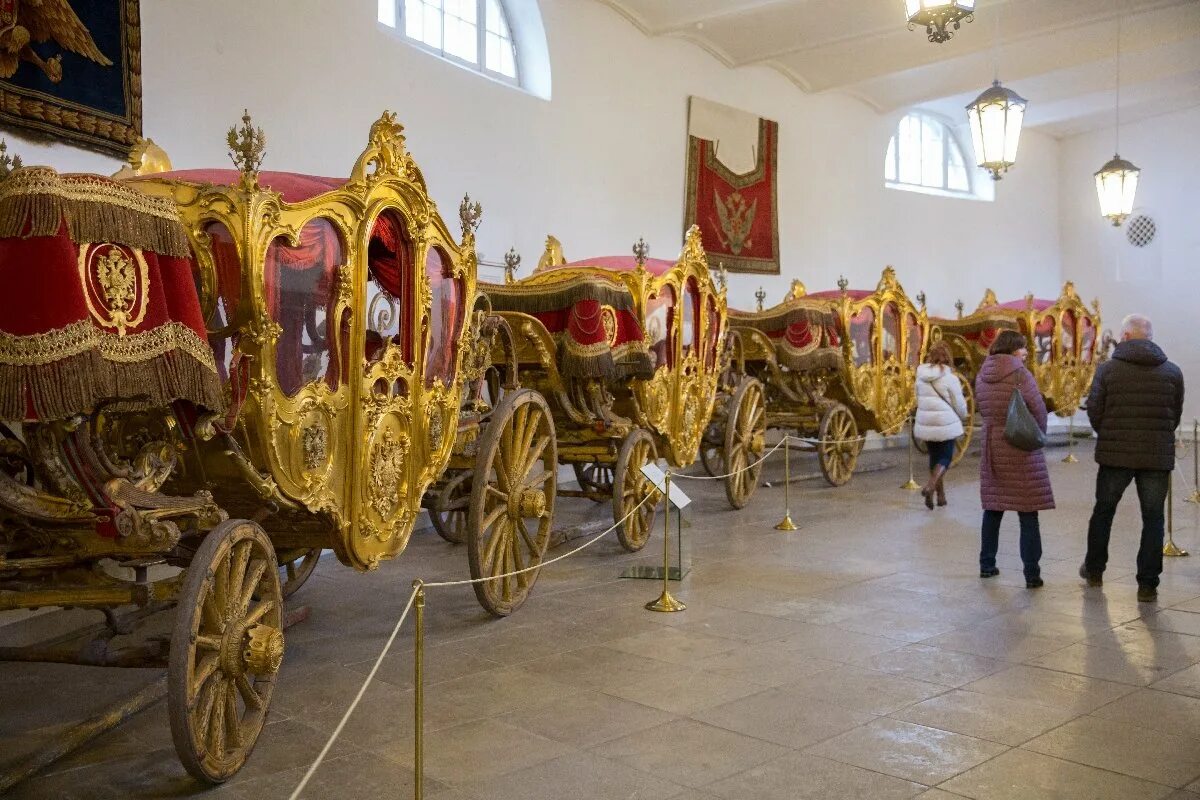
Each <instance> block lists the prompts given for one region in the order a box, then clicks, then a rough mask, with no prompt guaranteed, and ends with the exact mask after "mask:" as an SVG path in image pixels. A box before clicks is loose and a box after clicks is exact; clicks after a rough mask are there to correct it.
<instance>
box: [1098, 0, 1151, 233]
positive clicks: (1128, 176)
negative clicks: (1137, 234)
mask: <svg viewBox="0 0 1200 800" xmlns="http://www.w3.org/2000/svg"><path fill="white" fill-rule="evenodd" d="M1115 127H1116V134H1115V137H1114V138H1115V139H1116V147H1115V148H1114V151H1115V152H1114V153H1113V157H1112V159H1111V160H1110V161H1109V162H1108V163H1107V164H1105V165H1104V166H1103V167H1101V168H1100V170H1099V171H1098V172H1097V173H1096V195H1097V196H1098V197H1099V198H1100V214H1101V215H1102V216H1104V217H1107V218H1108V219H1109V220H1110V221H1111V222H1112V224H1113V225H1114V226H1117V227H1119V226H1120V225H1121V223H1122V222H1124V221H1125V218H1126V217H1128V216H1129V215H1130V214H1131V213H1132V212H1133V197H1134V195H1135V194H1136V193H1137V185H1138V174H1139V173H1140V172H1141V170H1139V169H1138V168H1137V167H1135V166H1134V165H1133V164H1132V163H1131V162H1129V161H1126V160H1125V159H1123V158H1121V156H1120V150H1121V17H1120V16H1119V15H1118V16H1117V108H1116V126H1115Z"/></svg>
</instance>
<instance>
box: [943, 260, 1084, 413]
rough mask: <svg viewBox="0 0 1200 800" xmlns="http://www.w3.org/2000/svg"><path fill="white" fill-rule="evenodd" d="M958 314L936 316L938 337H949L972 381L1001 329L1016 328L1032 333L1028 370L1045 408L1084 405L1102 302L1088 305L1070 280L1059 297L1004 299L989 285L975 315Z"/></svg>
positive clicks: (1070, 409) (1072, 410) (956, 359)
mask: <svg viewBox="0 0 1200 800" xmlns="http://www.w3.org/2000/svg"><path fill="white" fill-rule="evenodd" d="M958 306H959V316H958V317H957V318H956V319H941V318H934V319H932V320H931V322H932V324H933V325H934V326H935V330H934V333H933V336H934V338H941V339H944V340H945V341H946V342H947V343H948V344H949V345H950V350H951V352H952V353H953V354H954V363H955V368H956V369H957V370H958V371H959V373H960V374H962V375H963V376H964V377H965V378H966V379H967V380H968V381H969V382H971V383H974V381H975V376H976V374H978V372H979V367H980V366H981V365H982V364H983V360H984V359H985V358H987V351H988V348H989V347H990V346H991V344H992V342H993V341H995V338H996V336H997V335H998V334H999V332H1000V331H1002V330H1017V331H1020V332H1021V333H1023V334H1025V335H1026V336H1027V337H1028V338H1029V343H1030V348H1029V357H1028V366H1029V370H1030V371H1031V372H1032V373H1033V377H1034V378H1035V379H1036V380H1037V384H1038V387H1039V388H1040V389H1041V392H1042V397H1043V398H1045V400H1046V408H1047V409H1049V410H1050V411H1053V412H1054V413H1056V414H1058V415H1059V416H1063V417H1069V416H1071V415H1072V414H1074V413H1075V412H1076V410H1078V409H1079V406H1080V404H1081V403H1082V402H1083V398H1084V397H1085V396H1086V395H1087V392H1088V389H1089V388H1091V385H1092V375H1093V374H1094V373H1095V371H1096V362H1097V360H1098V358H1099V351H1098V332H1099V330H1100V301H1099V300H1093V301H1092V305H1091V306H1090V307H1089V306H1088V305H1087V304H1086V303H1084V302H1083V300H1081V299H1080V298H1079V295H1078V294H1077V293H1076V291H1075V284H1074V283H1072V282H1070V281H1068V282H1067V283H1066V284H1064V286H1063V290H1062V294H1061V295H1059V297H1058V299H1056V300H1049V299H1040V298H1035V297H1034V296H1033V295H1032V294H1031V295H1027V296H1026V297H1025V298H1023V299H1021V300H1013V301H1011V302H1006V303H1001V302H999V301H998V300H997V299H996V295H995V293H994V292H993V291H992V290H991V289H988V290H987V292H986V293H985V294H984V297H983V300H982V301H981V302H980V303H979V306H978V307H977V308H976V309H975V311H973V312H972V313H971V314H969V315H967V316H962V308H961V303H960V304H958Z"/></svg>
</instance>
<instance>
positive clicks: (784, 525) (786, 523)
mask: <svg viewBox="0 0 1200 800" xmlns="http://www.w3.org/2000/svg"><path fill="white" fill-rule="evenodd" d="M791 438H792V437H791V436H790V435H788V434H786V433H785V434H784V435H783V519H781V520H780V521H779V524H778V525H776V526H775V530H777V531H794V530H797V528H796V523H794V522H792V495H791V486H792V470H791V462H790V460H789V458H788V451H789V450H791V449H792V446H791V443H790V442H789V440H790V439H791Z"/></svg>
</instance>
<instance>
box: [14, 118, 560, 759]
mask: <svg viewBox="0 0 1200 800" xmlns="http://www.w3.org/2000/svg"><path fill="white" fill-rule="evenodd" d="M244 123H245V124H244V127H243V129H242V131H241V132H240V133H239V132H237V131H231V132H230V138H231V146H232V145H233V143H234V140H236V141H237V143H238V145H239V147H240V148H241V149H240V150H239V151H238V155H237V156H236V157H235V162H236V163H238V166H239V167H240V170H201V171H182V172H170V173H162V174H156V175H147V176H141V177H136V178H134V179H131V180H129V181H126V182H123V183H119V182H114V181H110V180H107V179H102V178H99V177H98V176H58V175H57V174H56V173H53V171H52V170H45V169H44V168H43V169H42V170H41V172H40V173H37V174H31V171H30V170H24V171H17V172H15V173H13V175H12V176H10V177H9V178H8V179H7V180H5V181H3V182H0V206H2V207H3V208H4V209H5V210H6V211H7V212H9V214H10V215H11V214H19V215H20V218H21V222H20V224H18V225H17V226H16V230H5V231H4V232H3V233H4V235H5V236H7V238H0V270H3V271H4V272H5V274H6V276H7V277H8V278H10V279H19V272H18V271H19V270H20V269H21V267H22V266H23V263H24V262H23V259H24V258H28V253H27V252H26V251H25V250H22V249H21V248H26V249H28V248H30V247H34V246H38V247H41V248H42V249H41V250H40V251H38V252H39V253H40V255H39V256H37V257H38V258H40V259H42V261H43V263H44V264H45V267H46V269H45V273H46V275H47V277H45V278H40V277H39V275H40V273H37V272H35V273H34V274H33V277H25V278H24V283H23V284H20V285H23V286H25V287H26V288H27V289H28V291H29V293H30V297H29V298H28V302H29V303H31V304H36V303H39V302H40V303H44V304H47V307H48V308H53V307H57V305H56V304H55V303H54V301H56V300H57V299H59V298H60V297H61V298H71V299H72V300H74V299H75V298H76V297H78V300H79V304H80V308H82V309H86V310H85V311H81V312H80V313H81V314H82V316H81V321H80V323H79V325H78V327H79V331H78V332H75V333H73V334H72V335H73V338H71V339H70V340H69V341H66V343H65V344H63V343H59V344H61V345H62V346H61V347H57V348H55V347H50V345H52V344H54V342H51V341H50V339H52V338H54V337H58V338H62V332H61V331H58V330H54V331H49V332H47V333H43V334H39V335H38V336H24V337H21V336H14V335H12V334H11V333H5V335H4V336H3V337H0V345H3V346H2V347H0V370H2V371H3V372H4V377H6V378H11V379H13V381H14V382H15V384H14V385H16V386H17V387H18V389H17V391H16V392H9V393H7V394H6V395H5V397H4V398H3V402H2V403H0V409H2V410H3V411H4V412H5V413H4V414H3V416H4V419H5V422H6V424H5V425H4V427H3V432H4V434H5V439H4V450H3V459H2V460H0V523H2V527H0V531H2V535H0V609H12V608H33V607H38V606H44V605H61V606H72V607H83V608H96V609H100V610H103V611H104V612H105V615H106V619H107V620H108V621H109V624H110V626H111V627H112V630H114V631H116V630H121V631H122V632H126V629H127V628H128V622H129V620H131V619H142V618H144V617H146V616H149V615H150V613H151V612H155V611H159V610H165V609H166V608H169V607H170V606H172V605H178V611H177V613H176V617H175V623H174V625H175V627H174V631H173V633H172V635H171V637H170V642H169V645H168V646H162V647H156V646H153V645H143V646H141V649H136V650H133V651H123V652H117V651H112V650H109V649H107V648H106V647H100V648H98V649H97V648H95V647H91V648H87V649H83V650H80V651H79V652H78V654H77V655H75V656H72V655H71V654H64V653H61V652H42V653H40V657H39V653H29V652H26V653H24V654H16V653H5V654H3V655H4V656H5V657H9V656H11V657H15V658H20V659H21V660H58V661H74V662H75V663H87V664H97V665H122V666H131V665H139V666H140V665H145V666H154V665H162V664H165V665H167V667H168V679H169V680H168V703H169V708H170V717H171V727H172V734H173V738H174V741H175V745H176V749H177V751H178V753H179V755H180V758H181V760H182V761H183V763H184V765H185V766H186V767H187V769H188V771H189V772H191V773H192V774H193V775H195V776H197V777H199V778H201V779H203V780H207V781H211V782H220V781H223V780H225V779H227V778H228V777H230V776H231V775H233V774H234V773H235V772H236V771H237V770H238V769H240V767H241V766H242V764H243V763H244V762H245V760H246V758H247V757H248V755H249V753H250V750H251V749H252V748H253V746H254V743H255V741H256V739H257V737H258V735H259V733H260V732H261V730H262V726H263V723H264V721H265V718H266V714H267V709H268V707H269V704H270V697H271V690H272V687H273V685H274V680H275V675H276V673H277V671H278V669H279V667H280V663H281V661H282V657H283V645H284V640H283V599H284V597H285V596H286V595H287V594H288V593H290V591H294V590H295V589H296V588H298V586H299V584H300V583H302V582H303V580H304V578H306V577H307V575H308V574H309V573H310V572H311V569H312V566H313V565H315V562H316V559H317V557H318V556H319V554H320V552H321V550H322V549H324V548H330V549H333V550H334V551H335V553H336V554H337V556H338V558H339V559H340V560H341V561H343V562H344V563H346V564H348V565H350V566H352V567H354V568H355V569H359V570H368V569H372V568H374V567H376V566H377V565H378V564H379V563H380V561H381V560H383V559H387V558H391V557H394V556H396V555H398V554H399V553H400V552H401V551H403V549H404V548H405V546H406V544H407V542H408V538H409V536H410V534H411V532H412V529H413V525H414V523H415V521H416V519H417V515H418V514H419V512H420V504H421V500H422V496H423V495H424V493H425V491H426V490H427V489H428V487H429V486H430V485H431V484H432V483H433V482H434V480H435V479H437V478H438V477H439V476H440V475H441V473H442V472H443V470H445V468H446V467H447V465H448V464H449V463H450V461H451V459H452V458H460V459H463V458H469V459H472V463H473V466H474V469H473V481H472V484H471V485H470V486H469V487H468V491H469V493H471V494H473V495H478V496H486V497H487V498H488V502H487V503H484V504H483V505H482V510H483V517H481V518H477V519H473V520H472V523H473V525H474V527H473V528H472V529H471V532H470V535H469V537H468V538H469V540H470V545H471V548H472V549H471V551H470V555H471V558H470V564H471V569H472V572H473V574H474V575H475V576H477V577H479V576H482V575H485V574H498V573H499V572H503V571H506V566H505V565H510V564H511V561H512V560H513V559H515V558H522V560H523V562H524V564H526V565H532V566H536V564H537V563H539V562H540V559H541V556H542V554H543V553H544V551H545V548H546V545H547V544H548V541H549V533H550V520H551V515H552V511H553V501H554V490H555V469H554V463H555V462H554V447H553V446H554V439H555V437H554V432H553V420H552V419H551V418H550V416H549V414H548V412H547V413H543V414H541V415H540V416H539V415H538V414H536V413H534V412H535V410H536V409H542V410H543V411H545V409H546V405H545V402H544V401H543V400H542V399H541V397H540V396H537V395H536V393H534V392H532V391H530V390H521V389H520V388H519V387H517V386H516V384H515V375H513V376H512V378H511V381H510V385H509V389H510V391H509V392H508V393H507V394H506V396H505V397H504V398H503V400H501V401H500V402H496V403H490V402H488V399H487V398H486V397H485V396H484V391H483V379H482V376H483V373H484V369H485V368H486V366H487V360H488V359H489V358H490V355H491V351H492V349H493V340H494V339H496V338H497V337H499V338H500V339H503V338H504V337H503V334H504V330H503V327H504V323H503V321H502V320H499V319H497V318H495V317H489V316H488V315H487V314H486V313H481V312H476V311H474V305H475V300H476V287H475V270H476V260H475V254H474V228H475V225H476V224H477V223H478V217H479V209H478V207H477V206H472V205H470V204H469V203H467V202H466V201H464V206H463V208H462V209H461V211H462V217H463V239H462V242H461V243H459V242H456V241H455V239H454V237H452V236H451V235H450V232H449V231H448V229H447V227H446V225H445V223H444V222H443V221H442V219H441V217H440V216H439V214H438V213H437V210H436V208H435V206H434V204H433V202H432V200H431V199H430V198H429V195H428V192H427V190H426V186H425V182H424V178H423V177H422V175H421V172H420V170H419V168H418V167H417V165H416V163H415V162H414V161H413V159H412V157H411V156H410V155H409V154H408V153H407V152H406V151H405V148H404V138H403V136H402V135H401V130H402V129H401V127H400V126H399V125H398V124H396V122H395V118H394V116H392V115H390V114H385V115H384V116H383V117H382V118H381V119H380V120H379V121H378V122H376V123H375V125H373V126H372V128H371V133H370V140H369V144H368V147H367V149H366V150H365V151H364V153H363V154H362V156H360V158H359V159H358V161H357V162H356V164H355V165H354V168H353V169H352V170H351V173H350V177H349V178H348V179H329V178H317V177H313V176H304V175H295V174H290V173H267V172H262V173H260V172H258V171H257V166H258V160H259V153H260V151H261V139H262V134H261V131H256V130H255V129H253V128H251V127H250V125H249V119H248V117H246V118H244ZM64 187H65V188H64ZM67 190H70V191H73V192H74V194H73V195H70V196H69V197H68V200H69V201H70V202H64V201H63V197H65V196H67V195H64V192H65V191H67ZM6 203H7V205H5V204H6ZM76 250H77V251H78V273H77V275H72V274H71V273H72V272H73V271H74V268H75V263H74V260H75V257H76ZM64 261H69V262H70V263H69V264H65V263H64ZM51 267H53V268H54V269H55V270H57V271H56V272H52V271H51ZM64 269H65V270H67V272H66V273H63V274H66V275H68V277H69V278H73V279H74V281H73V282H70V281H68V282H66V283H64V282H62V281H61V280H59V281H57V282H56V283H51V282H49V281H50V280H51V276H53V277H55V278H58V277H59V274H60V273H62V270H64ZM64 305H70V304H65V303H64ZM155 315H157V316H155ZM151 321H153V322H154V323H155V325H154V326H153V327H151V326H150V324H149V323H150V322H151ZM72 330H74V329H72ZM39 337H40V338H39ZM48 337H49V338H48ZM54 341H55V342H57V339H54ZM67 347H69V348H73V349H64V348H67ZM499 349H500V350H503V348H502V347H501V348H499ZM510 351H511V348H510ZM510 355H511V352H510ZM81 359H82V360H81ZM66 370H82V371H83V372H82V374H83V377H84V378H87V380H80V381H79V382H78V383H79V386H80V387H82V388H79V387H75V389H77V390H73V391H71V392H68V391H65V390H62V389H61V388H60V386H61V385H62V384H63V382H64V381H65V382H66V385H68V386H74V383H73V382H72V378H71V377H70V376H68V375H66V374H64V373H65V371H66ZM9 395H12V396H9ZM500 441H503V442H505V443H506V445H505V446H500V445H499V444H498V442H500ZM516 443H519V444H520V445H521V446H524V447H526V449H525V450H523V451H522V453H521V454H515V453H513V452H508V451H510V450H512V449H513V448H514V447H515V446H517V445H516ZM539 444H541V446H542V449H541V450H538V449H537V447H538V445H539ZM505 447H507V450H506V449H505ZM530 473H533V474H535V476H536V480H535V481H532V482H531V481H527V480H525V479H526V477H527V476H528V475H529V474H530ZM498 506H503V508H502V510H501V511H500V512H499V513H495V514H493V513H492V512H493V510H495V509H496V508H497V507H498ZM517 527H521V528H522V529H523V530H524V531H525V535H524V536H521V537H516V536H514V535H509V534H510V533H511V532H512V531H515V530H516V529H517ZM518 539H519V541H518ZM518 551H519V552H520V555H517V552H518ZM159 565H165V566H167V567H178V568H182V570H181V571H175V572H172V571H171V570H165V573H166V575H167V576H166V577H163V578H161V579H157V580H156V579H154V578H152V577H149V576H150V575H152V574H156V571H155V570H154V569H153V568H156V567H158V566H159ZM121 568H127V569H124V570H123V569H121ZM281 569H282V570H283V571H284V576H283V580H282V581H281V575H280V572H281ZM535 578H536V570H534V571H532V572H531V573H529V574H527V575H525V576H524V580H523V582H522V583H520V584H516V583H513V582H510V581H485V582H482V583H480V584H477V586H476V589H477V595H478V596H479V599H480V601H481V602H482V603H483V605H484V606H485V607H487V608H488V610H489V611H491V612H493V613H496V614H506V613H509V612H510V611H511V610H513V609H514V608H515V607H516V606H517V605H519V603H520V602H521V601H522V600H523V599H524V597H525V596H526V595H527V594H528V590H529V587H530V586H531V585H532V582H533V580H534V579H535ZM126 606H133V607H135V610H134V611H133V612H131V613H125V612H124V611H122V610H121V609H122V607H126ZM122 620H123V621H122ZM108 639H111V634H109V635H108V636H107V637H105V638H104V639H103V641H104V642H107V641H108Z"/></svg>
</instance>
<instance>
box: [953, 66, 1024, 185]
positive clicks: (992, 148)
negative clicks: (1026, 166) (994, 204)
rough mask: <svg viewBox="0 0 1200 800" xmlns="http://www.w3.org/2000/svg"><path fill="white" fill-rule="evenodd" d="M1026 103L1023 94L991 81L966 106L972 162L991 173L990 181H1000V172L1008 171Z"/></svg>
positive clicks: (1019, 133) (998, 82)
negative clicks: (973, 155)
mask: <svg viewBox="0 0 1200 800" xmlns="http://www.w3.org/2000/svg"><path fill="white" fill-rule="evenodd" d="M1026 103H1027V101H1026V100H1025V98H1024V97H1021V95H1019V94H1017V93H1016V92H1014V91H1013V90H1012V89H1005V88H1004V87H1003V86H1001V85H1000V81H998V80H994V81H992V85H991V87H990V88H988V89H985V90H984V91H983V93H982V94H980V95H979V97H976V98H975V100H974V102H972V103H971V104H970V105H968V106H967V120H968V121H969V122H970V123H971V145H972V146H973V147H974V149H975V163H977V164H978V165H979V166H981V167H983V168H984V169H986V170H987V171H988V172H990V173H992V180H996V181H998V180H1000V173H1002V172H1008V168H1009V167H1011V166H1012V165H1013V164H1015V163H1016V161H1017V144H1018V143H1019V142H1020V140H1021V123H1022V122H1023V121H1024V119H1025V106H1026Z"/></svg>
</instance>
